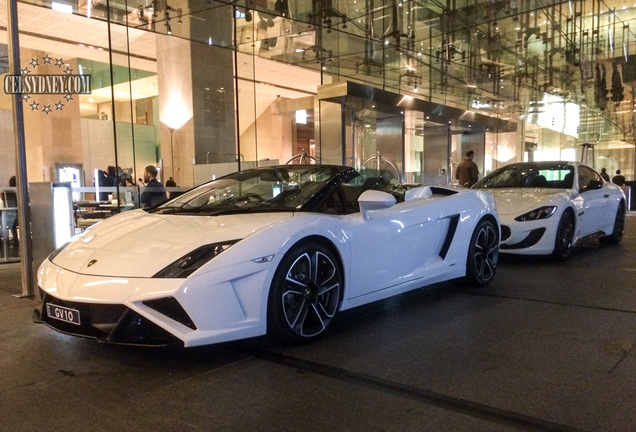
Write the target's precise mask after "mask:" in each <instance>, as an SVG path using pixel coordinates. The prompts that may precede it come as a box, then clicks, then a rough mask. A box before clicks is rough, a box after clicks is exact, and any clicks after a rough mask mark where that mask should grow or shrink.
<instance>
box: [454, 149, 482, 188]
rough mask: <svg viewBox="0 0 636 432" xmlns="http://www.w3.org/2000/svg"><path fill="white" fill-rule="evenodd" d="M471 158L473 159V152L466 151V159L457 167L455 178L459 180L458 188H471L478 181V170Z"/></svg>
mask: <svg viewBox="0 0 636 432" xmlns="http://www.w3.org/2000/svg"><path fill="white" fill-rule="evenodd" d="M473 157H475V152H474V151H472V150H468V151H467V152H466V158H465V159H464V161H463V162H462V163H460V164H459V166H458V167H457V172H456V173H455V178H456V179H457V180H459V184H460V186H464V187H471V186H472V185H474V184H475V183H477V180H479V168H478V167H477V164H476V163H475V162H473Z"/></svg>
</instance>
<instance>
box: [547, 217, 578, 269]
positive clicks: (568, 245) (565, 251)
mask: <svg viewBox="0 0 636 432" xmlns="http://www.w3.org/2000/svg"><path fill="white" fill-rule="evenodd" d="M573 240H574V216H572V213H571V212H569V211H566V212H564V213H563V215H562V216H561V220H560V221H559V226H558V228H557V233H556V238H555V240H554V251H553V252H552V258H555V259H557V260H559V261H565V260H567V259H568V258H569V256H570V253H572V241H573Z"/></svg>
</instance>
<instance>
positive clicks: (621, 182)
mask: <svg viewBox="0 0 636 432" xmlns="http://www.w3.org/2000/svg"><path fill="white" fill-rule="evenodd" d="M612 183H614V184H616V185H618V186H625V176H624V175H622V174H621V170H619V169H617V170H616V175H615V176H614V177H612Z"/></svg>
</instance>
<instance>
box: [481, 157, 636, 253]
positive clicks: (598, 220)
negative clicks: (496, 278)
mask: <svg viewBox="0 0 636 432" xmlns="http://www.w3.org/2000/svg"><path fill="white" fill-rule="evenodd" d="M473 188H474V189H477V190H487V191H489V192H491V193H492V194H493V195H494V196H495V200H496V201H497V211H498V213H499V221H500V222H501V252H502V253H507V254H524V255H551V256H552V257H553V258H555V259H557V260H561V261H563V260H566V259H567V258H568V257H569V256H570V252H571V250H572V246H573V245H575V244H576V243H577V242H579V241H580V240H582V239H584V238H589V237H598V238H599V240H600V241H601V243H619V242H620V241H621V239H622V238H623V231H624V229H625V209H626V204H625V195H624V194H623V191H622V189H621V188H620V187H618V186H616V185H615V184H613V183H609V182H606V181H604V180H603V178H602V177H601V176H600V175H599V174H598V173H597V172H596V171H594V170H593V169H592V168H590V167H588V166H586V165H582V164H580V163H577V162H525V163H515V164H510V165H506V166H504V167H502V168H499V169H497V170H495V171H493V172H492V173H490V174H488V175H487V176H486V177H484V178H483V179H482V180H480V181H479V182H478V183H477V184H475V185H474V186H473Z"/></svg>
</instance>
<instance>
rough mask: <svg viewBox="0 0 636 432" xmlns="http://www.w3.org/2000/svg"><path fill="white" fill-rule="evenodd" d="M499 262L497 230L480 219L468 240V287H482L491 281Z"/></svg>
mask: <svg viewBox="0 0 636 432" xmlns="http://www.w3.org/2000/svg"><path fill="white" fill-rule="evenodd" d="M498 262H499V229H498V227H497V225H496V224H495V223H494V222H492V221H491V220H488V219H482V220H481V221H480V222H479V223H478V224H477V226H476V227H475V231H473V235H472V236H471V239H470V245H469V247H468V258H467V260H466V277H465V278H464V282H465V284H466V285H468V286H477V287H483V286H486V285H488V284H489V283H490V281H492V279H493V278H494V277H495V272H496V270H497V263H498Z"/></svg>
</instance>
